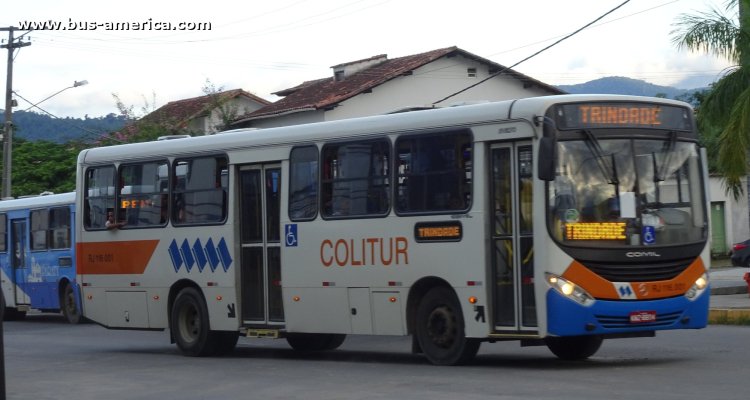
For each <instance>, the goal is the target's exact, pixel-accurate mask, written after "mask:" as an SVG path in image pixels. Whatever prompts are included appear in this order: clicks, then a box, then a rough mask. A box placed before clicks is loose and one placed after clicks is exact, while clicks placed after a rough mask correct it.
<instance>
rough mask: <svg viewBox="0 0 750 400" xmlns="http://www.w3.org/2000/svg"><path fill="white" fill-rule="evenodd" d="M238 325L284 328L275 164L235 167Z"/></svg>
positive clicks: (277, 168)
mask: <svg viewBox="0 0 750 400" xmlns="http://www.w3.org/2000/svg"><path fill="white" fill-rule="evenodd" d="M238 175H239V185H240V188H239V189H240V190H239V193H240V202H239V213H240V238H241V242H242V251H241V271H240V275H241V278H240V282H241V284H240V285H241V288H240V293H241V296H242V300H241V307H242V308H241V316H242V324H243V325H244V326H247V327H252V326H267V325H276V326H283V324H284V309H283V306H282V298H281V257H280V256H281V246H280V241H279V239H280V232H279V229H280V227H279V217H280V214H279V209H280V205H281V204H280V200H281V194H280V193H281V167H280V165H279V164H263V165H260V164H258V165H246V166H241V167H239V174H238Z"/></svg>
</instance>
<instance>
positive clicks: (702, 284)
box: [685, 274, 708, 300]
mask: <svg viewBox="0 0 750 400" xmlns="http://www.w3.org/2000/svg"><path fill="white" fill-rule="evenodd" d="M707 287H708V275H706V274H703V275H701V276H700V278H698V279H696V280H695V283H693V286H691V287H690V289H688V291H687V292H685V297H687V298H688V299H689V300H693V299H695V298H697V297H698V296H700V295H701V294H702V293H703V292H704V291H705V290H706V288H707Z"/></svg>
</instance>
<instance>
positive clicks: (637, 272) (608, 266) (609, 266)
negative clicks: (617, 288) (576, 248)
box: [582, 258, 694, 282]
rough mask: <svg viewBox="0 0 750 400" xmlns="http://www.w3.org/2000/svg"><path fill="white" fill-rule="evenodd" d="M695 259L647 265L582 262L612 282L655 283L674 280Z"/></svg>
mask: <svg viewBox="0 0 750 400" xmlns="http://www.w3.org/2000/svg"><path fill="white" fill-rule="evenodd" d="M693 261H694V258H688V259H682V260H671V261H664V262H657V263H647V264H632V263H630V264H626V263H619V264H618V263H600V262H590V261H582V263H583V265H584V266H586V268H588V269H590V270H591V271H593V272H594V273H596V274H597V275H599V276H601V277H602V278H604V279H606V280H608V281H610V282H653V281H665V280H669V279H673V278H674V277H676V276H677V275H679V274H680V273H682V271H684V270H686V269H687V268H688V267H689V266H690V264H691V263H692V262H693Z"/></svg>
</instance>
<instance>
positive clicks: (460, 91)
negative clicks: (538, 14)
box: [432, 0, 630, 105]
mask: <svg viewBox="0 0 750 400" xmlns="http://www.w3.org/2000/svg"><path fill="white" fill-rule="evenodd" d="M629 2H630V0H625V1H624V2H622V3H621V4H620V5H618V6H617V7H615V8H613V9H611V10H609V11H607V12H606V13H604V14H602V15H601V16H599V17H598V18H596V19H595V20H593V21H591V22H589V23H588V24H586V25H584V26H582V27H580V28H578V29H577V30H576V31H574V32H573V33H571V34H569V35H567V36H565V37H563V38H561V39H560V40H557V41H556V42H554V43H552V44H551V45H549V46H547V47H545V48H543V49H541V50H539V51H537V52H536V53H534V54H532V55H530V56H528V57H526V58H524V59H523V60H521V61H519V62H517V63H515V64H513V65H511V66H510V67H505V68H503V69H501V70H500V71H497V72H495V73H494V74H490V76H488V77H486V78H484V79H482V80H481V81H479V82H477V83H475V84H472V85H469V86H467V87H465V88H463V89H461V90H459V91H457V92H454V93H453V94H450V95H448V96H446V97H444V98H442V99H440V100H438V101H436V102H434V103H432V105H435V104H438V103H442V102H444V101H445V100H448V99H450V98H451V97H453V96H457V95H459V94H461V93H463V92H465V91H467V90H469V89H471V88H473V87H476V86H479V85H480V84H482V83H484V82H487V81H488V80H490V79H492V78H494V77H496V76H498V75H500V74H502V73H503V72H505V71H507V70H509V69H512V68H514V67H516V66H517V65H519V64H521V63H522V62H524V61H528V60H530V59H532V58H534V57H536V56H537V55H539V54H541V53H542V52H544V51H547V50H549V49H550V48H552V47H554V46H556V45H557V44H559V43H560V42H562V41H563V40H565V39H568V38H569V37H571V36H573V35H575V34H577V33H578V32H580V31H582V30H584V29H586V28H588V27H589V26H591V25H593V24H595V23H596V22H598V21H599V20H601V19H602V18H604V17H606V16H607V15H609V14H611V13H613V12H615V11H616V10H617V9H618V8H620V7H622V6H624V5H625V4H627V3H629Z"/></svg>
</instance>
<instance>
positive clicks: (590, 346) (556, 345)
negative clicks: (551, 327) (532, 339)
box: [544, 335, 603, 361]
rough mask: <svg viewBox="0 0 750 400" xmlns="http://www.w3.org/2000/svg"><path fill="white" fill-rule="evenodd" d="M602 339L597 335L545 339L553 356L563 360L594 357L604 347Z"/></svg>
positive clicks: (549, 337)
mask: <svg viewBox="0 0 750 400" xmlns="http://www.w3.org/2000/svg"><path fill="white" fill-rule="evenodd" d="M602 341H603V339H602V337H601V336H597V335H587V336H568V337H556V336H548V337H546V338H545V339H544V342H545V343H546V344H547V348H549V349H550V351H551V352H552V354H554V355H556V356H557V357H558V358H560V359H562V360H568V361H577V360H585V359H587V358H589V357H591V356H593V355H594V353H596V352H597V350H599V347H601V345H602Z"/></svg>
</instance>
